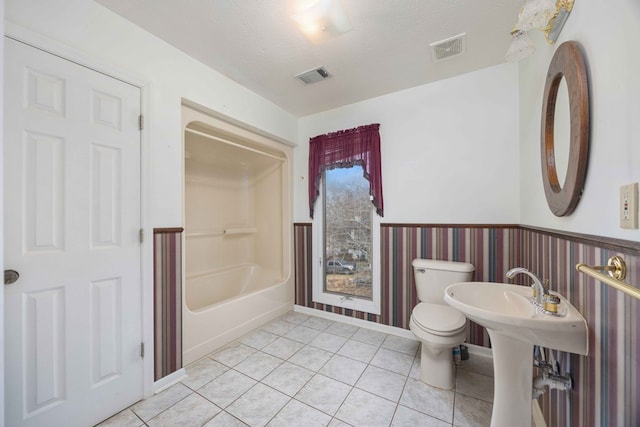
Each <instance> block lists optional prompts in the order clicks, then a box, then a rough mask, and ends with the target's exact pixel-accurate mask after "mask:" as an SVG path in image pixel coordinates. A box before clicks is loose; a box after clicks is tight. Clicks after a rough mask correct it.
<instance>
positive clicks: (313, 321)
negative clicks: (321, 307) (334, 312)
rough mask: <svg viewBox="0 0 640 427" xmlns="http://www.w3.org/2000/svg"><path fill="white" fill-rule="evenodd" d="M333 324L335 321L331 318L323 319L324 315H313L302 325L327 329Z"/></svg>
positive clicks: (321, 329)
mask: <svg viewBox="0 0 640 427" xmlns="http://www.w3.org/2000/svg"><path fill="white" fill-rule="evenodd" d="M332 324H333V322H332V321H331V320H328V319H323V318H322V317H314V316H311V317H310V318H309V319H308V320H307V321H306V322H304V323H303V324H302V325H303V326H306V327H307V328H312V329H317V330H319V331H324V330H325V329H327V328H328V327H329V326H331V325H332Z"/></svg>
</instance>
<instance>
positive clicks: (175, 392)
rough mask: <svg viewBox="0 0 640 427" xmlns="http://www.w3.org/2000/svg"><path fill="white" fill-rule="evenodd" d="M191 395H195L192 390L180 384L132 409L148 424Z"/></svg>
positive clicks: (137, 404)
mask: <svg viewBox="0 0 640 427" xmlns="http://www.w3.org/2000/svg"><path fill="white" fill-rule="evenodd" d="M191 393H193V391H192V390H191V389H189V388H188V387H187V386H185V385H183V384H180V383H178V384H175V385H173V386H171V387H169V388H168V389H166V390H164V391H162V392H160V393H158V394H156V395H155V396H153V397H150V398H149V399H145V400H143V401H141V402H138V403H136V404H135V405H133V406H132V407H131V410H132V411H133V412H134V413H135V414H136V415H137V416H139V417H140V418H142V420H143V421H145V422H146V421H149V420H150V419H151V418H153V417H155V416H156V415H158V414H159V413H160V412H162V411H164V410H165V409H167V408H169V407H171V406H173V405H175V404H176V403H177V402H179V401H181V400H182V399H184V398H185V397H187V396H188V395H190V394H191Z"/></svg>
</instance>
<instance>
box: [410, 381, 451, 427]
mask: <svg viewBox="0 0 640 427" xmlns="http://www.w3.org/2000/svg"><path fill="white" fill-rule="evenodd" d="M453 397H454V393H453V392H452V391H445V390H440V389H437V388H435V387H431V386H429V385H427V384H425V383H423V382H422V381H419V380H415V379H413V378H408V379H407V383H406V385H405V387H404V391H403V392H402V396H401V397H400V404H401V405H404V406H407V407H409V408H411V409H415V410H416V411H419V412H422V413H424V414H427V415H430V416H432V417H435V418H439V419H441V420H443V421H446V422H448V423H452V422H453Z"/></svg>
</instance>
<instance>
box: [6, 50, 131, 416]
mask: <svg viewBox="0 0 640 427" xmlns="http://www.w3.org/2000/svg"><path fill="white" fill-rule="evenodd" d="M5 40H6V50H5V52H6V53H5V54H6V57H5V92H4V93H5V95H4V96H5V99H4V102H5V135H4V150H5V151H4V174H5V175H4V182H5V189H4V218H5V223H4V224H5V231H4V236H5V242H4V245H5V260H4V265H5V268H6V269H8V270H15V271H16V272H18V274H19V278H18V280H17V281H16V282H15V283H13V284H10V285H5V316H6V318H5V382H6V385H5V397H6V402H5V403H6V417H7V419H6V422H7V425H10V426H89V425H92V424H95V423H96V422H99V421H101V420H102V419H104V418H106V417H108V416H109V415H111V414H113V413H115V412H117V411H118V410H120V409H122V408H124V407H126V406H128V405H129V404H131V403H133V402H135V401H137V400H139V399H140V398H142V394H143V379H142V359H141V354H140V353H141V351H140V350H141V340H142V328H141V323H142V317H141V281H140V276H141V261H140V252H141V248H140V242H139V230H140V130H139V126H138V117H139V114H140V90H139V88H136V87H134V86H131V85H129V84H126V83H123V82H122V81H119V80H116V79H114V78H112V77H109V76H106V75H104V74H102V73H99V72H96V71H94V70H91V69H88V68H86V67H83V66H80V65H78V64H75V63H73V62H70V61H67V60H65V59H62V58H60V57H57V56H54V55H51V54H48V53H45V52H43V51H41V50H38V49H36V48H33V47H29V46H27V45H25V44H22V43H20V42H17V41H14V40H11V39H8V38H6V39H5Z"/></svg>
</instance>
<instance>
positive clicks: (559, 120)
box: [553, 77, 571, 185]
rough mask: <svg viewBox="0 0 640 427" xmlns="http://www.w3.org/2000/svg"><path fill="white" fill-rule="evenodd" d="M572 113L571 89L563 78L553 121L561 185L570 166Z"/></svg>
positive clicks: (554, 149)
mask: <svg viewBox="0 0 640 427" xmlns="http://www.w3.org/2000/svg"><path fill="white" fill-rule="evenodd" d="M570 137H571V112H570V109H569V89H568V88H567V82H566V80H565V78H564V77H563V78H562V80H560V84H559V85H558V97H557V98H556V110H555V113H554V119H553V152H554V153H553V154H554V157H555V161H556V174H557V175H558V182H559V183H560V185H562V183H564V181H565V177H566V176H567V167H568V166H569V147H570V146H571V138H570Z"/></svg>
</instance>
